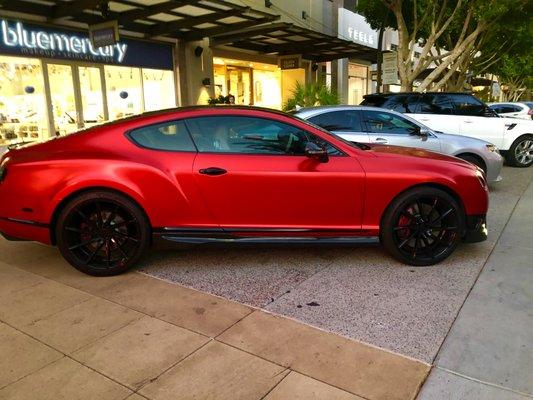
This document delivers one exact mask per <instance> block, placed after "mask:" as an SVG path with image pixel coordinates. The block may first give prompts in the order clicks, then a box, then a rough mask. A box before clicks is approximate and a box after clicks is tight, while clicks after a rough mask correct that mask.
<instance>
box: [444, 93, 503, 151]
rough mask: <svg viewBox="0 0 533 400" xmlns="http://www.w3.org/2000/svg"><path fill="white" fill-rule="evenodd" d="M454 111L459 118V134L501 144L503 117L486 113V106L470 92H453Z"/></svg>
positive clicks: (499, 145) (500, 145)
mask: <svg viewBox="0 0 533 400" xmlns="http://www.w3.org/2000/svg"><path fill="white" fill-rule="evenodd" d="M451 98H452V101H453V105H454V113H455V115H457V116H459V118H460V128H459V134H460V135H463V136H470V137H474V138H477V139H482V140H485V141H487V142H490V143H493V144H495V145H496V146H497V147H502V146H503V135H504V132H505V129H506V127H505V124H506V120H505V118H499V117H498V116H496V115H495V113H492V112H491V114H487V109H488V107H487V106H486V105H485V104H484V103H483V102H482V101H480V100H478V99H476V98H475V97H474V96H472V95H470V94H466V93H465V94H462V93H459V94H454V95H453V96H452V97H451Z"/></svg>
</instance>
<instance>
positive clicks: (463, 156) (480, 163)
mask: <svg viewBox="0 0 533 400" xmlns="http://www.w3.org/2000/svg"><path fill="white" fill-rule="evenodd" d="M457 158H460V159H461V160H465V161H468V162H469V163H470V164H474V165H477V166H478V167H479V168H481V169H482V170H483V172H484V173H485V175H487V166H486V165H485V162H484V161H483V160H482V159H481V158H479V157H476V156H474V155H472V154H459V155H458V156H457Z"/></svg>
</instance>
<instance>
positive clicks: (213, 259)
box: [140, 246, 346, 307]
mask: <svg viewBox="0 0 533 400" xmlns="http://www.w3.org/2000/svg"><path fill="white" fill-rule="evenodd" d="M344 251H346V249H340V250H339V249H334V248H333V249H332V248H331V247H320V248H317V247H309V246H305V247H302V246H300V247H293V246H291V247H279V246H278V247H276V246H269V247H257V246H256V247H252V246H245V247H235V246H230V247H222V246H208V247H202V246H200V247H191V248H189V249H187V250H181V251H166V252H160V253H152V254H150V256H149V257H147V258H146V259H145V260H144V261H143V263H142V265H141V267H140V270H141V271H143V272H146V273H147V274H149V275H151V276H156V277H158V278H161V279H165V280H168V281H171V282H176V283H180V284H182V285H185V286H189V287H194V288H196V289H199V290H203V291H206V292H210V293H213V294H216V295H219V296H223V297H228V298H231V299H233V300H236V301H239V302H242V303H245V304H250V305H252V306H255V307H263V306H265V305H267V304H268V303H271V302H272V301H273V300H274V299H276V298H278V297H279V296H281V295H283V294H284V293H285V292H287V291H288V290H290V289H291V288H293V287H294V286H296V285H298V284H299V283H301V282H303V281H304V280H306V279H307V278H309V277H310V276H312V275H313V274H315V273H316V272H318V271H320V270H321V269H323V268H325V267H327V266H328V265H330V264H332V263H333V262H335V259H336V258H337V257H338V256H339V255H340V256H342V254H343V252H344Z"/></svg>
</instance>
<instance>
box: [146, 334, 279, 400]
mask: <svg viewBox="0 0 533 400" xmlns="http://www.w3.org/2000/svg"><path fill="white" fill-rule="evenodd" d="M287 373H288V371H287V370H286V368H284V367H281V366H279V365H276V364H273V363H270V362H268V361H265V360H262V359H261V358H259V357H256V356H253V355H251V354H247V353H245V352H243V351H240V350H237V349H235V348H233V347H230V346H227V345H225V344H222V343H219V342H216V341H212V342H210V343H209V344H207V345H206V346H204V347H203V348H201V349H200V350H198V351H197V352H195V353H194V354H192V355H191V356H190V357H188V358H187V359H185V360H183V361H182V362H180V363H179V364H177V365H176V366H174V367H173V368H171V369H170V370H169V371H167V372H165V373H164V374H163V375H161V376H160V377H159V378H158V379H157V380H156V381H154V382H153V383H151V384H149V385H148V386H146V387H144V388H142V389H141V390H140V393H141V394H143V395H144V396H146V397H148V398H150V399H153V400H175V399H176V398H179V399H180V400H193V399H210V400H230V399H231V400H260V399H262V398H263V397H264V396H265V395H266V394H267V393H268V391H269V390H270V389H271V388H273V387H274V386H275V385H276V384H277V383H278V382H279V381H280V380H281V379H283V377H284V376H285V375H286V374H287Z"/></svg>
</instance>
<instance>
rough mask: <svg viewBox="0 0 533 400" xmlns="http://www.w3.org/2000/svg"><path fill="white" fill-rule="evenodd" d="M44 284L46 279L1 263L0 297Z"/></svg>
mask: <svg viewBox="0 0 533 400" xmlns="http://www.w3.org/2000/svg"><path fill="white" fill-rule="evenodd" d="M42 282H44V279H43V278H41V277H39V276H37V275H35V274H30V273H29V272H26V271H22V270H21V269H18V268H15V267H13V266H11V265H8V264H5V263H3V262H0V295H8V294H11V293H13V292H16V291H17V290H20V289H25V288H27V287H30V286H35V285H37V284H38V283H42Z"/></svg>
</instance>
